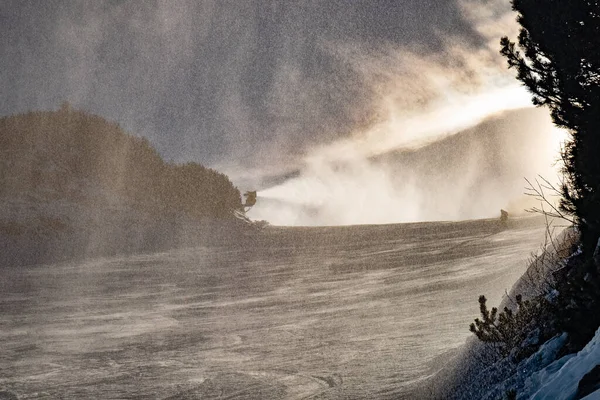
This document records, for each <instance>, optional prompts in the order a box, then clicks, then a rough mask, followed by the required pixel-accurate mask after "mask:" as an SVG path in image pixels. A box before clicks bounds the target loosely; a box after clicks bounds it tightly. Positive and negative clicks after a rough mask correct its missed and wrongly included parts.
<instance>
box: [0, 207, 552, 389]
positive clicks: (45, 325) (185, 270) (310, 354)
mask: <svg viewBox="0 0 600 400" xmlns="http://www.w3.org/2000/svg"><path fill="white" fill-rule="evenodd" d="M543 238H544V225H543V221H541V220H540V219H536V218H524V219H516V220H511V221H510V223H509V225H508V227H503V226H502V225H500V224H499V223H498V222H497V221H495V220H482V221H466V222H456V223H418V224H400V225H378V226H368V225H362V226H348V227H322V228H301V227H296V228H284V227H270V228H267V229H265V230H262V231H258V232H252V233H249V234H248V235H247V236H245V237H243V238H241V239H239V240H236V241H232V242H229V243H228V242H223V243H220V244H216V245H211V246H210V247H206V246H202V245H198V247H190V248H184V249H178V250H172V251H169V252H162V253H154V254H144V255H135V256H121V257H113V258H102V259H94V260H87V261H81V262H68V263H61V264H51V265H41V266H31V267H23V268H5V269H3V270H2V274H3V279H2V280H1V282H0V289H1V290H0V309H1V310H2V311H1V313H0V342H1V343H2V351H1V352H0V391H7V392H10V393H13V394H15V395H17V396H19V398H24V399H55V398H61V399H83V398H98V399H124V398H128V399H135V398H140V399H141V398H144V399H146V398H148V399H306V398H310V399H342V398H353V399H355V398H382V399H385V398H400V399H401V398H410V393H411V390H412V389H413V388H415V387H418V386H419V382H420V381H421V380H422V379H423V378H425V377H427V376H429V375H431V374H432V373H434V372H435V371H437V370H438V369H439V368H440V367H441V366H442V365H443V363H444V362H446V361H447V360H449V359H450V358H451V357H450V354H451V352H452V350H453V349H455V348H456V347H457V346H459V345H461V344H462V343H463V342H464V340H465V338H466V337H467V336H469V335H470V333H469V332H468V324H469V322H470V321H471V320H472V319H473V318H474V317H476V316H477V314H478V303H477V298H478V296H479V295H480V294H484V293H485V294H486V296H487V297H488V299H490V304H494V303H496V304H497V303H498V302H499V301H500V299H501V296H502V295H503V293H504V291H505V290H506V289H510V286H511V284H512V283H513V282H514V281H515V280H516V279H517V277H518V276H519V275H520V274H522V273H523V271H524V270H525V267H526V261H527V258H528V256H529V255H530V253H531V252H532V251H535V250H537V249H538V248H539V245H540V244H541V243H543Z"/></svg>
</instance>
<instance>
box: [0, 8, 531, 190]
mask: <svg viewBox="0 0 600 400" xmlns="http://www.w3.org/2000/svg"><path fill="white" fill-rule="evenodd" d="M514 19H515V16H514V15H512V14H511V13H510V7H509V4H508V1H500V0H490V1H486V0H389V1H388V0H379V1H377V0H362V1H361V0H345V1H342V0H323V1H316V0H314V1H313V0H298V1H288V0H278V1H268V0H235V1H221V0H219V1H192V0H190V1H177V0H168V1H167V0H165V1H159V0H156V1H141V0H136V1H126V0H93V1H92V0H89V1H85V0H81V1H78V0H71V1H67V0H64V1H60V0H44V1H27V0H3V1H1V2H0V80H1V81H2V82H3V89H2V96H0V115H8V114H13V113H16V112H23V111H27V110H32V109H57V108H58V107H59V105H60V103H61V102H62V101H64V100H68V101H69V102H71V103H72V104H73V106H74V107H75V108H80V109H84V110H87V111H91V112H93V113H96V114H99V115H101V116H104V117H105V118H107V119H109V120H113V121H117V122H119V123H120V124H121V125H122V126H123V127H125V128H126V130H128V131H129V132H131V133H134V134H137V135H143V136H146V137H148V138H149V139H150V140H151V142H152V143H153V144H154V145H155V146H156V147H157V148H158V150H159V151H160V153H161V154H162V155H163V156H164V157H165V158H167V159H170V160H174V161H198V162H200V163H203V164H205V165H208V166H212V167H215V168H217V169H220V170H222V171H224V172H226V173H227V174H228V175H230V177H231V178H232V179H233V180H234V182H235V183H238V184H240V185H241V188H244V189H245V188H248V186H258V187H259V188H261V189H262V188H264V187H265V186H269V185H268V182H269V181H270V178H268V177H269V176H273V177H275V178H276V179H275V181H276V180H277V179H279V180H281V179H282V178H281V176H285V175H286V174H291V175H290V176H298V175H299V174H302V171H303V170H305V169H306V168H307V165H312V166H313V167H311V168H314V165H315V162H317V163H322V162H329V161H331V160H333V161H335V159H336V158H337V157H339V156H340V155H342V156H343V157H345V158H346V159H347V158H349V157H350V158H353V159H355V158H358V159H361V160H363V159H365V157H367V158H368V157H370V156H372V155H374V154H375V155H377V154H383V153H386V152H388V151H390V150H394V149H398V148H402V147H403V146H406V145H414V144H415V143H417V142H422V141H423V140H428V141H429V140H435V138H438V137H440V136H442V135H445V134H449V133H454V132H456V131H459V130H461V129H463V128H469V127H471V126H473V125H475V124H477V123H478V122H480V121H482V120H484V119H485V118H487V117H488V116H489V115H492V114H494V113H496V112H498V111H501V110H504V109H512V108H518V107H522V106H525V105H527V104H528V96H527V94H526V93H525V91H524V90H523V89H522V88H519V86H518V84H517V82H516V81H515V80H514V78H513V77H512V76H511V75H510V74H509V73H508V72H507V71H506V68H505V66H504V61H503V60H502V59H501V58H500V56H499V55H498V40H499V37H500V36H501V35H504V34H511V35H512V34H514V32H515V29H516V24H515V22H514ZM457 110H458V111H457ZM315 160H317V161H315ZM266 182H267V183H266Z"/></svg>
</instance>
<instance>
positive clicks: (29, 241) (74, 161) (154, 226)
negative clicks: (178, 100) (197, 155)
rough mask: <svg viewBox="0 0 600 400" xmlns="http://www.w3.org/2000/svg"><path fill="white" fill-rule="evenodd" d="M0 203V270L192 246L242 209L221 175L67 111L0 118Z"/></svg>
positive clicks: (112, 126)
mask: <svg viewBox="0 0 600 400" xmlns="http://www.w3.org/2000/svg"><path fill="white" fill-rule="evenodd" d="M0 203H1V204H2V207H0V209H1V210H0V247H2V249H3V250H4V251H3V252H2V255H1V256H0V263H17V264H20V263H23V262H45V261H52V260H54V259H56V258H71V257H74V256H77V255H104V254H115V253H120V252H135V251H143V250H152V249H156V248H168V247H171V246H176V245H179V244H182V243H188V244H191V243H196V242H197V241H198V240H202V239H206V238H208V237H209V236H215V235H211V234H209V231H214V230H215V229H217V227H222V226H225V225H229V226H234V225H236V221H237V220H236V219H235V218H234V216H233V211H234V210H240V209H242V208H243V207H242V203H241V196H240V192H239V191H238V189H237V188H236V187H234V185H233V184H232V183H231V181H230V180H229V179H228V178H227V176H225V175H224V174H221V173H219V172H217V171H214V170H212V169H209V168H205V167H203V166H202V165H199V164H196V163H187V164H183V165H178V164H174V163H169V162H165V161H164V160H163V159H162V158H161V156H160V155H159V154H158V153H157V151H156V150H155V149H154V148H153V147H152V146H151V145H150V143H149V142H148V141H147V140H146V139H144V138H139V137H135V136H132V135H130V134H127V133H125V132H124V131H123V130H122V129H121V128H120V127H119V125H118V124H115V123H110V122H108V121H106V120H105V119H103V118H101V117H99V116H95V115H91V114H88V113H85V112H82V111H75V110H72V109H71V108H70V107H69V106H68V105H67V104H66V105H64V106H63V107H62V108H61V109H60V110H59V111H44V112H30V113H27V114H21V115H15V116H10V117H4V118H0ZM192 232H195V233H192ZM200 232H202V234H201V235H199V233H200ZM0 265H2V264H0Z"/></svg>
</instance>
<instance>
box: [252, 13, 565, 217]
mask: <svg viewBox="0 0 600 400" xmlns="http://www.w3.org/2000/svg"><path fill="white" fill-rule="evenodd" d="M487 3H489V4H487ZM460 9H461V10H462V12H463V15H464V16H465V18H466V20H468V21H470V22H471V24H472V27H473V29H474V30H475V31H477V32H478V33H479V38H480V39H481V44H480V45H479V46H472V45H468V44H466V43H465V42H464V41H461V37H460V36H452V35H449V36H445V37H444V38H443V40H442V44H443V45H442V47H441V48H440V49H439V50H438V51H436V52H432V53H425V52H420V51H419V49H417V48H408V47H394V46H388V47H386V48H379V49H378V50H372V49H367V48H361V47H360V46H348V47H344V46H336V47H331V48H330V50H331V52H332V53H335V54H336V55H337V56H338V57H341V58H342V59H344V60H346V62H347V63H348V64H349V65H352V66H353V68H354V70H356V71H359V73H360V76H361V77H362V79H363V82H365V85H366V86H368V87H370V88H372V90H373V92H374V93H376V96H375V98H377V99H378V100H377V101H376V102H374V103H373V107H374V109H375V110H376V111H375V115H376V116H377V118H376V119H375V120H373V121H372V122H371V123H370V124H369V125H368V126H366V127H362V128H359V129H356V130H354V131H353V132H352V134H351V135H349V136H347V137H345V138H342V139H340V140H335V141H332V142H330V143H328V144H323V145H318V146H313V147H312V148H310V149H309V150H307V152H306V154H305V156H304V157H303V159H302V164H301V166H300V167H299V168H298V170H297V173H296V174H295V175H294V176H293V177H292V178H290V179H287V180H285V181H284V182H283V183H280V184H276V185H268V184H267V185H266V187H265V188H264V189H263V190H261V191H260V192H259V196H260V197H261V200H262V204H260V203H259V205H260V206H258V207H257V208H256V209H254V210H253V212H252V216H253V217H255V218H260V219H266V220H269V221H270V222H272V223H274V224H281V225H321V224H324V225H338V224H342V225H346V224H368V223H390V222H411V221H423V220H456V219H470V218H483V217H494V216H497V215H498V213H499V210H500V208H510V209H511V211H513V212H517V213H519V212H522V211H523V208H524V206H523V204H524V202H523V197H524V196H523V192H524V187H525V186H526V182H525V180H524V178H530V179H533V178H535V177H536V176H537V175H542V176H544V177H545V178H547V179H549V180H550V181H552V182H556V180H557V174H558V166H557V158H558V156H559V149H560V143H561V140H562V139H563V138H564V133H563V132H561V131H559V130H557V129H556V128H554V127H553V125H552V122H551V120H550V118H549V116H548V115H547V114H548V113H547V111H545V110H534V109H532V108H531V102H530V96H529V94H528V93H527V92H526V90H525V89H524V88H522V87H520V86H519V85H518V84H516V83H515V80H514V77H513V76H512V74H511V73H510V72H509V71H507V70H506V66H505V64H504V60H503V59H501V57H500V56H499V55H498V38H499V37H500V36H501V35H502V34H507V33H508V34H510V33H511V32H512V31H514V29H515V24H514V21H513V20H512V19H513V18H512V16H511V17H510V18H508V15H509V14H508V11H509V10H508V8H507V7H505V6H504V5H500V4H499V3H497V4H496V3H493V4H492V3H491V2H486V6H485V7H483V6H479V5H478V3H476V2H462V3H461V4H460ZM518 109H522V110H520V111H517V110H518ZM511 110H513V111H511ZM529 205H531V203H529Z"/></svg>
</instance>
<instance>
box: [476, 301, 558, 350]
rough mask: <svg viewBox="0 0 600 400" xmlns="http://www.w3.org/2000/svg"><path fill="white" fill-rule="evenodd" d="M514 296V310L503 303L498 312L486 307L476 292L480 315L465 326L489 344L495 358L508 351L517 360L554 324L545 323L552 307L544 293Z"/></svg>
mask: <svg viewBox="0 0 600 400" xmlns="http://www.w3.org/2000/svg"><path fill="white" fill-rule="evenodd" d="M515 300H516V305H517V307H516V310H515V311H513V310H511V309H510V308H508V307H504V310H503V311H502V312H500V313H498V309H497V308H496V307H493V308H492V309H491V310H488V308H487V305H486V301H487V299H486V298H485V296H483V295H482V296H479V311H480V313H481V319H479V318H475V321H474V323H472V324H471V325H470V327H469V330H470V331H471V332H473V333H474V334H475V336H477V338H478V339H479V340H481V341H482V342H485V343H488V344H490V346H491V348H492V349H494V351H495V352H496V354H497V356H498V357H499V358H504V357H507V356H509V355H511V356H512V357H514V358H515V359H516V360H521V359H523V358H524V357H527V356H529V355H530V354H533V353H534V352H535V351H536V350H537V348H538V347H539V345H540V344H541V343H542V339H546V338H548V337H551V336H553V335H554V333H555V328H554V326H550V325H551V324H548V323H545V321H552V318H548V315H551V314H552V311H551V309H552V307H551V304H550V302H549V301H548V300H547V299H546V298H545V297H544V296H538V297H535V298H533V299H531V300H523V298H522V296H521V295H517V296H516V299H515Z"/></svg>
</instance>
